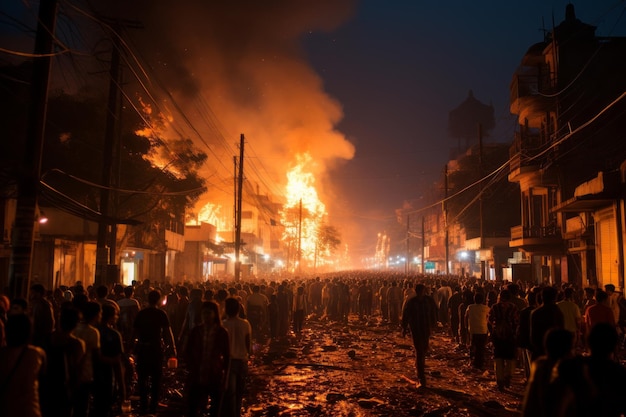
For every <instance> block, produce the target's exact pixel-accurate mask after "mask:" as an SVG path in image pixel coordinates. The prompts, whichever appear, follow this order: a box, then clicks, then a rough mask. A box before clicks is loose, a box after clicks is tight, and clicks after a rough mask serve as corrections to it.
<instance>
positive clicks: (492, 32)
mask: <svg viewBox="0 0 626 417" xmlns="http://www.w3.org/2000/svg"><path fill="white" fill-rule="evenodd" d="M567 3H568V2H567V1H545V0H544V1H537V0H533V1H515V2H513V1H479V2H467V1H461V0H455V1H447V2H437V1H432V2H417V1H393V2H387V1H380V0H364V1H361V2H360V3H359V5H358V7H357V9H356V12H355V14H354V16H353V17H352V18H351V19H350V20H348V21H347V22H346V23H345V24H343V25H342V26H341V27H340V28H338V29H337V30H335V31H333V32H332V33H312V34H310V35H309V36H308V37H307V38H306V45H307V51H308V53H309V57H310V61H311V63H312V65H313V66H314V68H315V69H316V71H317V72H318V73H319V74H321V76H322V77H323V79H324V82H325V84H324V85H325V89H326V91H327V92H328V93H329V94H330V95H331V96H333V97H335V98H336V99H337V100H338V101H339V102H340V103H341V104H342V105H343V110H344V114H345V117H344V119H343V120H342V121H341V122H340V123H339V125H338V129H339V130H340V131H341V132H343V133H345V135H346V136H347V138H348V139H349V140H350V141H352V142H353V143H354V144H355V146H356V153H355V157H354V158H353V159H352V160H350V161H349V162H347V163H346V164H345V165H343V166H342V167H341V168H340V169H336V170H334V171H333V174H332V178H333V180H334V183H335V184H336V185H337V187H338V188H339V189H340V192H339V195H340V200H341V201H342V206H343V207H345V208H347V207H349V208H350V210H347V209H346V210H341V209H338V210H337V211H335V212H334V213H333V214H335V215H337V218H338V219H339V218H343V217H345V218H357V219H361V220H362V222H360V227H361V230H365V231H366V236H364V239H365V240H366V242H363V243H365V244H364V245H359V246H361V247H362V248H364V249H365V250H366V251H367V248H369V247H370V245H371V241H372V239H374V238H375V236H376V232H377V231H382V230H383V229H384V228H385V227H386V225H387V224H388V221H389V219H390V218H393V219H395V214H394V209H395V208H399V207H401V206H402V204H403V201H405V200H409V201H411V202H412V204H413V208H416V209H419V208H420V207H421V206H423V205H427V204H430V203H431V202H432V201H433V199H434V198H436V197H437V196H440V195H441V190H440V188H441V186H436V185H435V182H437V181H439V180H441V178H442V172H443V169H444V164H445V163H446V162H447V159H448V156H449V154H450V149H451V148H453V147H454V146H455V145H456V141H455V140H453V139H452V138H450V137H449V136H448V134H447V127H448V113H449V112H450V111H451V110H452V109H454V108H455V107H457V106H458V105H459V104H461V102H463V101H464V100H465V99H466V98H467V96H468V93H469V91H470V90H472V91H473V93H474V96H475V97H476V98H477V99H478V100H480V101H481V102H483V103H485V104H492V105H493V107H494V111H495V119H496V128H495V129H494V130H493V131H492V132H491V137H490V138H489V139H486V140H487V141H492V142H503V143H509V142H511V141H512V138H513V132H514V129H515V123H516V121H515V118H513V117H511V116H510V113H509V106H508V101H509V84H510V81H511V79H512V75H513V72H514V71H515V69H516V68H517V66H518V65H519V63H520V61H521V58H522V56H523V55H524V53H525V52H526V50H527V49H528V48H529V47H530V46H531V45H532V44H534V43H537V42H540V41H542V39H543V33H544V31H543V28H545V29H548V30H549V29H550V28H551V26H552V20H553V18H552V16H554V22H555V24H559V23H560V22H561V21H562V20H563V19H564V16H565V6H566V4H567ZM573 4H574V6H575V8H576V16H577V17H578V18H579V19H581V20H582V21H583V22H585V23H589V24H593V25H595V26H598V29H597V31H596V34H597V35H600V36H625V35H626V12H625V9H626V2H624V1H614V0H608V1H607V0H605V1H597V0H585V1H574V2H573ZM343 203H345V205H343Z"/></svg>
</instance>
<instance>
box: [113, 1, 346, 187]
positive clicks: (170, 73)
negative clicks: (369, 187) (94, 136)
mask: <svg viewBox="0 0 626 417" xmlns="http://www.w3.org/2000/svg"><path fill="white" fill-rule="evenodd" d="M353 3H354V2H353V1H352V0H317V1H313V0H310V1H301V0H271V1H258V0H254V1H253V0H242V1H210V0H205V1H199V0H182V1H171V0H158V1H148V0H145V1H135V2H132V5H131V6H129V5H128V4H127V2H125V1H124V2H118V3H112V2H106V3H105V6H106V9H101V10H102V12H103V13H115V14H118V15H119V14H122V15H123V17H124V18H125V19H129V20H136V21H138V22H139V23H140V24H141V25H142V26H143V28H142V29H129V30H127V31H126V32H127V33H128V34H129V36H131V37H132V39H133V40H132V44H133V45H134V48H135V50H136V51H137V55H138V56H140V57H141V59H142V60H143V61H144V62H146V63H147V65H149V67H150V68H151V73H152V74H155V75H154V76H155V77H157V78H158V80H159V81H160V82H161V83H162V84H163V85H165V86H166V88H167V90H168V91H169V93H171V94H172V96H173V97H174V100H175V102H176V104H177V105H178V106H180V107H181V108H182V109H183V111H184V113H185V115H186V117H188V118H189V119H190V120H191V121H192V122H193V124H194V126H195V127H196V128H197V129H198V130H199V131H200V132H201V134H202V135H203V138H204V139H205V140H206V142H207V143H209V144H210V146H211V147H214V148H213V151H212V152H214V154H215V155H216V156H213V155H209V156H210V159H213V162H212V163H213V166H212V168H211V170H216V171H219V169H216V168H215V159H216V158H217V159H221V160H222V168H220V169H221V170H222V171H224V168H223V167H224V166H226V167H231V166H232V165H231V163H230V162H229V161H231V160H232V156H233V149H234V144H235V143H236V142H237V140H238V138H239V133H244V134H245V135H246V139H247V141H249V143H250V144H251V145H252V147H253V149H254V150H255V151H256V153H257V156H259V157H260V158H261V161H262V162H263V164H264V165H265V166H266V167H269V168H270V169H271V171H273V172H271V175H272V176H273V178H272V179H273V180H274V181H275V182H277V183H281V184H284V182H285V175H284V173H285V170H286V169H287V168H288V167H289V165H290V164H291V163H292V162H293V161H294V160H295V158H294V156H295V155H296V154H297V153H300V152H309V153H310V154H311V155H312V156H313V158H314V159H315V161H316V169H317V172H315V174H316V175H319V176H320V177H322V176H324V174H325V173H326V172H327V170H328V167H329V166H330V165H331V164H333V163H335V162H336V161H338V160H346V159H350V158H352V156H353V154H354V147H353V145H352V144H351V143H350V142H349V141H348V140H347V139H346V138H345V137H344V135H343V134H342V133H341V132H338V131H337V130H336V129H335V126H336V125H337V123H338V122H339V121H340V120H341V118H342V117H343V111H342V108H341V105H340V103H338V102H337V101H336V100H334V99H333V98H332V97H330V96H329V95H328V94H327V93H325V91H324V88H323V82H322V80H321V78H320V77H319V76H318V74H316V73H315V72H314V70H313V69H312V68H311V67H310V65H309V64H308V62H307V61H306V57H305V56H304V54H303V51H302V49H301V46H300V40H301V38H302V36H305V35H306V34H307V33H309V32H311V31H320V30H321V31H328V30H332V29H334V28H336V27H337V26H338V25H340V24H341V23H342V22H345V21H346V20H347V19H348V18H349V17H350V16H351V14H352V12H353V7H354V4H353ZM153 81H154V80H153ZM161 100H162V101H161V103H159V104H160V106H161V108H166V109H169V110H171V111H172V114H171V117H172V118H173V119H174V120H175V121H178V122H180V120H181V116H180V115H179V114H176V113H177V112H176V111H174V107H175V106H173V103H172V102H171V100H170V99H169V98H168V97H167V95H162V96H161ZM190 136H194V135H193V134H190ZM194 139H196V140H197V138H194ZM200 147H201V148H202V145H201V146H200ZM204 150H205V151H206V149H204ZM209 163H210V164H211V162H209ZM229 169H230V168H229ZM218 176H220V177H222V178H224V179H225V178H228V177H232V169H230V171H228V172H221V173H218ZM249 178H251V177H249ZM270 191H271V190H270Z"/></svg>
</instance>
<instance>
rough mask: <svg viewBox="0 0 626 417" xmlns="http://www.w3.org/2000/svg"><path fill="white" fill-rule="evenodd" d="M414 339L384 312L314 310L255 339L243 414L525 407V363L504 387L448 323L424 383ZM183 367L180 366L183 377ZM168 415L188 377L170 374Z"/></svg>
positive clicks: (176, 409) (504, 412)
mask: <svg viewBox="0 0 626 417" xmlns="http://www.w3.org/2000/svg"><path fill="white" fill-rule="evenodd" d="M412 349H413V347H412V345H411V339H410V337H405V338H403V337H402V336H401V334H400V331H399V327H395V326H392V325H389V324H381V323H379V320H378V319H377V318H374V319H372V320H370V321H365V320H360V319H359V318H358V316H356V315H351V316H350V317H349V321H348V323H338V322H330V321H318V320H316V319H314V318H311V317H310V318H309V319H308V320H307V322H306V325H305V330H304V331H303V333H302V334H301V336H300V337H296V336H295V335H293V334H291V335H290V336H289V337H288V338H287V339H285V340H278V341H271V342H268V343H267V344H258V343H257V344H255V345H254V351H255V354H254V356H253V357H252V358H251V366H250V378H249V386H248V392H247V394H246V396H245V398H244V409H245V411H244V412H243V414H242V415H244V416H249V417H261V416H431V417H432V416H484V417H487V416H494V417H506V416H515V415H518V412H519V409H520V407H521V402H522V398H523V390H524V380H523V373H522V370H521V369H518V370H517V372H516V374H515V378H514V379H513V381H512V386H511V388H510V389H507V390H506V391H505V392H498V390H497V388H496V383H495V377H494V374H493V368H492V361H491V359H490V358H488V359H487V361H486V363H487V365H486V368H485V370H483V371H482V372H481V371H478V370H474V369H472V368H471V367H470V366H469V359H468V353H467V351H466V350H462V349H459V348H458V347H457V346H456V345H455V344H454V343H453V342H451V339H450V338H449V337H448V336H447V335H445V334H444V332H443V331H439V332H436V334H435V335H434V336H433V337H432V339H431V350H430V353H429V354H428V356H427V359H426V366H427V373H428V380H427V383H428V386H427V387H425V388H422V387H417V386H416V382H415V379H416V377H415V366H414V358H413V350H412ZM183 373H184V371H183V370H180V371H179V372H177V375H178V379H180V377H181V376H182V375H183ZM168 383H169V386H168V389H167V395H166V398H165V399H164V404H163V407H161V412H160V413H159V415H160V416H161V415H162V416H178V415H182V413H183V412H184V402H183V401H184V400H183V395H184V394H183V391H182V383H181V382H179V381H178V380H177V378H176V377H175V376H171V377H170V378H168Z"/></svg>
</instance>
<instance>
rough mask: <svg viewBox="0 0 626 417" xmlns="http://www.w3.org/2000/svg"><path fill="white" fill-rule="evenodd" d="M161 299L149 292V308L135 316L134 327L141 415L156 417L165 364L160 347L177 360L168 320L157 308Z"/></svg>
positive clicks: (155, 293) (155, 291)
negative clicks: (153, 416)
mask: <svg viewBox="0 0 626 417" xmlns="http://www.w3.org/2000/svg"><path fill="white" fill-rule="evenodd" d="M160 299H161V293H160V292H159V291H157V290H152V291H150V292H149V293H148V307H146V308H144V309H143V310H141V311H139V313H137V317H136V318H135V323H134V325H133V328H134V337H133V339H134V340H136V344H135V347H134V352H133V353H134V354H135V357H136V361H137V386H138V390H139V412H140V414H146V413H148V412H150V413H151V414H155V413H156V411H157V406H158V405H159V398H160V393H161V380H162V378H163V360H164V356H163V354H164V351H163V348H162V343H163V342H164V343H165V346H166V347H167V348H168V349H169V351H170V355H171V356H172V357H175V356H176V345H175V344H174V336H173V335H172V328H171V327H170V321H169V318H168V317H167V314H166V313H165V311H163V310H161V309H159V308H157V304H158V303H159V300H160Z"/></svg>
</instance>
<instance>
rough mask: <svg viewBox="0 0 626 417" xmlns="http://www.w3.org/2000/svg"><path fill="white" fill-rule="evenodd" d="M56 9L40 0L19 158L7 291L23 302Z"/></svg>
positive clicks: (54, 0) (46, 0)
mask: <svg viewBox="0 0 626 417" xmlns="http://www.w3.org/2000/svg"><path fill="white" fill-rule="evenodd" d="M57 6H58V2H57V0H41V2H40V3H39V16H38V23H37V34H36V37H35V51H34V52H35V57H34V58H33V74H32V82H31V90H30V110H29V113H28V124H27V129H28V130H27V132H26V138H25V142H24V149H23V154H22V164H21V168H22V170H23V171H22V172H21V175H20V178H19V181H18V186H17V203H16V211H15V223H14V225H13V231H12V236H11V246H12V248H11V261H10V270H9V290H10V295H11V296H12V297H13V298H18V297H22V298H27V297H28V290H29V288H30V278H31V277H30V275H31V267H32V252H33V241H34V228H35V211H36V208H37V204H38V201H37V199H38V197H37V193H38V188H39V179H40V176H41V156H42V153H43V143H44V131H45V124H46V113H47V110H48V82H49V79H50V65H51V56H52V53H53V52H54V50H53V46H54V42H53V38H54V27H55V23H56V12H57Z"/></svg>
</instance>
